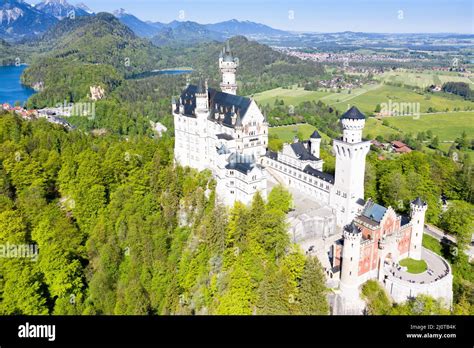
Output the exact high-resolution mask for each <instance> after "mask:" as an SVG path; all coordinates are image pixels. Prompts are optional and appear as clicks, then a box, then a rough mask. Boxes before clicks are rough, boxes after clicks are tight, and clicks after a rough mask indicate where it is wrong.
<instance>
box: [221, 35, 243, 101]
mask: <svg viewBox="0 0 474 348" xmlns="http://www.w3.org/2000/svg"><path fill="white" fill-rule="evenodd" d="M238 66H239V59H238V58H234V56H233V55H232V52H231V50H230V46H229V41H227V44H226V47H225V48H224V49H223V50H222V53H221V55H220V56H219V69H220V71H221V75H222V82H221V84H220V86H221V91H222V92H224V93H229V94H233V95H236V94H237V82H236V80H235V74H236V72H237V68H238Z"/></svg>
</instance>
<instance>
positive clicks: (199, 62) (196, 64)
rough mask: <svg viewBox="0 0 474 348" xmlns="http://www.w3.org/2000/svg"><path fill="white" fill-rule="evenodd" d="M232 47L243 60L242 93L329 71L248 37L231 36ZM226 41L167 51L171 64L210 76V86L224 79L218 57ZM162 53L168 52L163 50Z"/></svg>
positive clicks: (316, 75)
mask: <svg viewBox="0 0 474 348" xmlns="http://www.w3.org/2000/svg"><path fill="white" fill-rule="evenodd" d="M230 47H231V49H232V51H233V52H235V55H236V56H237V57H238V58H239V60H240V67H239V70H238V73H237V80H238V84H239V94H241V95H245V94H252V93H255V92H260V91H264V90H268V89H272V88H276V87H281V86H289V85H292V84H295V83H303V82H304V81H307V80H308V79H315V78H317V77H318V76H322V75H324V74H325V72H324V69H323V67H322V66H321V65H319V64H317V63H314V62H305V61H302V60H299V59H297V58H295V57H289V56H287V55H284V54H282V53H280V52H277V51H275V50H273V49H272V48H270V47H268V46H266V45H263V44H260V43H258V42H256V41H251V40H248V39H247V38H245V37H244V36H236V37H234V38H232V39H230ZM222 48H223V43H220V42H210V43H202V44H199V45H196V46H192V47H184V48H182V49H180V50H172V51H171V52H172V53H171V52H170V54H167V57H168V62H169V64H170V65H171V66H191V67H192V68H193V69H194V70H195V71H196V72H197V74H200V75H202V76H203V77H205V78H209V80H210V81H209V83H210V85H214V86H217V85H218V84H219V81H220V76H219V68H218V57H219V54H220V52H221V51H222ZM162 52H167V50H163V51H162Z"/></svg>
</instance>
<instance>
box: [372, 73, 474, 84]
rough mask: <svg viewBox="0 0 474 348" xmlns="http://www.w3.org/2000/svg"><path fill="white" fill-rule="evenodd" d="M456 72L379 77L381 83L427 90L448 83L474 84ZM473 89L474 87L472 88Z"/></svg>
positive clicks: (385, 75)
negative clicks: (432, 86) (399, 84)
mask: <svg viewBox="0 0 474 348" xmlns="http://www.w3.org/2000/svg"><path fill="white" fill-rule="evenodd" d="M459 75H460V74H459V73H456V72H452V73H451V72H445V71H440V72H438V71H425V72H411V71H387V72H385V73H383V74H382V75H380V76H377V77H376V78H378V79H379V80H380V81H381V82H388V83H397V84H398V83H401V84H403V85H407V86H416V87H421V88H426V87H429V86H431V85H442V84H443V83H446V82H466V83H469V84H472V81H471V80H470V79H469V77H468V76H459ZM471 88H472V87H471Z"/></svg>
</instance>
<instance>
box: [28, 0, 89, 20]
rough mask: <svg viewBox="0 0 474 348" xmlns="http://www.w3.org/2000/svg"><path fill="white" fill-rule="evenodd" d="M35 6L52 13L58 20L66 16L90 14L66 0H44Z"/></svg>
mask: <svg viewBox="0 0 474 348" xmlns="http://www.w3.org/2000/svg"><path fill="white" fill-rule="evenodd" d="M35 8H36V9H37V10H39V11H41V12H44V13H46V14H49V15H52V16H54V17H56V18H57V19H59V20H61V19H63V18H66V17H70V18H72V17H79V16H89V15H90V14H89V13H88V12H87V11H85V10H83V9H82V8H79V7H77V6H73V5H71V4H70V3H68V2H67V1H66V0H45V1H43V2H40V3H39V4H37V5H36V6H35Z"/></svg>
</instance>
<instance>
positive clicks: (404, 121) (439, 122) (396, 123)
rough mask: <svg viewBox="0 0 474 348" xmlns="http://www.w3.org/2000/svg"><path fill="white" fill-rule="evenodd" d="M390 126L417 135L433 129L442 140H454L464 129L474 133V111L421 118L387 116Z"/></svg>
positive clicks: (434, 133) (423, 116) (468, 132)
mask: <svg viewBox="0 0 474 348" xmlns="http://www.w3.org/2000/svg"><path fill="white" fill-rule="evenodd" d="M386 120H387V121H388V123H389V124H390V127H394V128H397V129H399V130H400V131H402V132H403V133H405V134H408V133H412V134H413V135H416V134H417V133H419V132H422V131H427V130H431V131H432V132H433V135H435V136H438V137H439V140H440V141H453V140H455V139H456V138H459V137H460V136H461V134H462V132H463V131H465V132H466V133H467V134H474V112H453V113H440V114H430V115H421V116H420V118H414V117H410V116H398V117H390V118H386Z"/></svg>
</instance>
